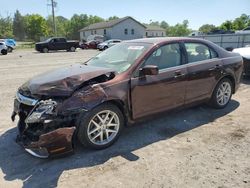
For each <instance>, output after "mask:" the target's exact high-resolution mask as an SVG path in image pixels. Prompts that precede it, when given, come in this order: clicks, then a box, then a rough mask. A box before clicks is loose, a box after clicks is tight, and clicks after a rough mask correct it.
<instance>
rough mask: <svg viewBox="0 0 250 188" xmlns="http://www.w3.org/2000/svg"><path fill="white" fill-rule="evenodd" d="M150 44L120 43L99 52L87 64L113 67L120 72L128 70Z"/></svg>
mask: <svg viewBox="0 0 250 188" xmlns="http://www.w3.org/2000/svg"><path fill="white" fill-rule="evenodd" d="M150 46H151V44H147V43H120V44H117V45H115V46H113V47H111V48H108V49H107V50H105V51H104V52H102V53H100V54H98V55H97V56H96V57H94V58H92V59H90V60H89V61H88V62H87V63H86V64H87V65H91V66H97V67H106V68H112V69H114V70H115V71H117V72H118V73H122V72H124V71H126V70H128V68H129V67H130V66H131V65H132V64H134V63H135V61H136V60H137V59H138V58H139V57H140V56H141V55H142V54H143V53H144V52H145V51H147V50H148V49H149V48H150Z"/></svg>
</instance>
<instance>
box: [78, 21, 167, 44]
mask: <svg viewBox="0 0 250 188" xmlns="http://www.w3.org/2000/svg"><path fill="white" fill-rule="evenodd" d="M79 32H80V39H81V40H82V39H84V40H87V39H88V37H89V36H91V35H92V36H93V35H98V36H100V35H102V36H104V39H105V40H108V39H121V40H131V39H137V38H143V37H165V36H166V33H165V30H164V29H163V28H161V27H158V26H151V25H143V24H142V23H140V22H138V21H137V20H135V19H134V18H132V17H130V16H127V17H124V18H119V19H115V20H111V21H106V22H99V23H95V24H91V25H89V26H87V27H85V28H83V29H81V30H80V31H79ZM89 38H90V37H89ZM92 38H93V37H92Z"/></svg>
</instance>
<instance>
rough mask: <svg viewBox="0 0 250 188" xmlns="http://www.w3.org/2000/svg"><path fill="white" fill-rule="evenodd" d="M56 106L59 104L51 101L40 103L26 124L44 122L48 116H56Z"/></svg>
mask: <svg viewBox="0 0 250 188" xmlns="http://www.w3.org/2000/svg"><path fill="white" fill-rule="evenodd" d="M56 106H57V102H56V101H53V100H51V99H50V100H44V101H40V102H39V103H38V104H37V105H36V106H35V107H34V109H33V110H32V111H31V113H30V114H29V116H28V117H27V118H26V120H25V123H39V122H42V121H43V120H45V118H46V117H47V116H49V115H53V114H55V108H56Z"/></svg>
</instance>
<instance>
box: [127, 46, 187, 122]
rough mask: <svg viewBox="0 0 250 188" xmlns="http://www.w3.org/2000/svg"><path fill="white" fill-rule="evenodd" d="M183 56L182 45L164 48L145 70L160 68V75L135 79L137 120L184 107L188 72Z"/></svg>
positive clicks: (152, 55) (134, 91)
mask: <svg viewBox="0 0 250 188" xmlns="http://www.w3.org/2000/svg"><path fill="white" fill-rule="evenodd" d="M182 54H183V53H182V50H181V48H180V45H179V44H178V43H173V44H167V45H164V46H161V47H159V48H158V49H157V50H155V51H154V52H153V53H152V54H151V55H150V56H149V57H148V58H147V60H146V61H145V62H144V63H143V65H142V66H141V67H143V66H145V65H157V66H158V68H159V74H158V75H152V76H149V75H147V76H141V77H139V76H137V77H133V78H131V106H132V113H133V118H134V119H137V118H141V117H143V116H146V115H151V114H154V113H157V112H162V111H165V110H169V109H172V108H176V107H178V106H182V105H183V104H184V98H185V90H186V82H187V81H186V75H187V69H186V65H183V55H182Z"/></svg>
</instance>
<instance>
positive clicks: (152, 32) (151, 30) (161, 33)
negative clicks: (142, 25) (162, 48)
mask: <svg viewBox="0 0 250 188" xmlns="http://www.w3.org/2000/svg"><path fill="white" fill-rule="evenodd" d="M145 36H146V37H165V36H166V31H165V29H163V28H161V27H159V26H154V25H146V31H145Z"/></svg>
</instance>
